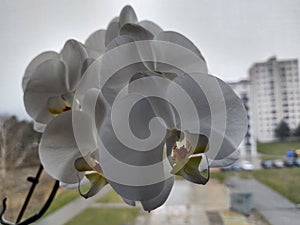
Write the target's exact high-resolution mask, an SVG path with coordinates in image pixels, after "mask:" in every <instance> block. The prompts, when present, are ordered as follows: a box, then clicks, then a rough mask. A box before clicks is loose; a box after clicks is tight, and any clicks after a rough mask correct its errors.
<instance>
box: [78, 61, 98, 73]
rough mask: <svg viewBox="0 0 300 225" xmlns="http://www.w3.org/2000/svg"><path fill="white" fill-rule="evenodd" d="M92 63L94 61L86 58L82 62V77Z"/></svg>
mask: <svg viewBox="0 0 300 225" xmlns="http://www.w3.org/2000/svg"><path fill="white" fill-rule="evenodd" d="M93 62H95V60H94V59H92V58H87V59H85V60H84V62H83V64H82V68H81V74H82V75H83V74H84V73H85V72H86V71H87V69H88V68H89V66H90V65H92V63H93Z"/></svg>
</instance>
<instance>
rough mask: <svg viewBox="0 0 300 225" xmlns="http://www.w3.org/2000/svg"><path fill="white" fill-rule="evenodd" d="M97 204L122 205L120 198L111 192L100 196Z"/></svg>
mask: <svg viewBox="0 0 300 225" xmlns="http://www.w3.org/2000/svg"><path fill="white" fill-rule="evenodd" d="M97 202H99V203H122V202H123V200H122V198H121V197H120V196H119V195H118V194H117V193H116V192H115V191H114V190H111V191H109V192H107V193H106V194H105V195H104V196H102V197H101V198H100V199H99V200H98V201H97Z"/></svg>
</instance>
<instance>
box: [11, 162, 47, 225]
mask: <svg viewBox="0 0 300 225" xmlns="http://www.w3.org/2000/svg"><path fill="white" fill-rule="evenodd" d="M42 172H43V166H42V165H40V168H39V170H38V172H37V174H36V176H35V177H28V178H27V181H29V182H31V183H32V185H31V188H30V190H29V192H28V194H27V197H26V199H25V201H24V204H23V206H22V208H21V211H20V213H19V215H18V218H17V223H19V222H20V221H21V219H22V217H23V215H24V213H25V211H26V208H27V206H28V203H29V202H30V199H31V196H32V194H33V192H34V189H35V187H36V185H37V184H38V183H39V179H40V176H41V174H42Z"/></svg>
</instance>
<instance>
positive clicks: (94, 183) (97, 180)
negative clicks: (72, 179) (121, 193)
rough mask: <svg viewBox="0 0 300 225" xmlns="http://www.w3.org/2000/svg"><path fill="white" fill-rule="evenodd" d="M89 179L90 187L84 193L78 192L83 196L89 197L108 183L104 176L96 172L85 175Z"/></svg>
mask: <svg viewBox="0 0 300 225" xmlns="http://www.w3.org/2000/svg"><path fill="white" fill-rule="evenodd" d="M85 176H86V177H87V178H88V179H89V181H90V185H91V186H90V189H89V190H88V192H86V193H85V194H82V193H80V195H81V196H82V197H84V198H86V199H87V198H90V197H92V196H94V195H96V194H97V193H98V192H99V191H100V190H101V189H102V188H103V187H104V186H105V185H106V184H108V182H107V180H106V178H105V177H104V176H102V175H101V174H98V173H90V174H86V175H85Z"/></svg>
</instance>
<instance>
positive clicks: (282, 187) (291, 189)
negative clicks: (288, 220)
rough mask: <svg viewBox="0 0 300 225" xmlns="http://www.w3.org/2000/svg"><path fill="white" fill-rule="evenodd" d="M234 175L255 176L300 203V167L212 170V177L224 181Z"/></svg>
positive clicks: (240, 176) (242, 176) (243, 177)
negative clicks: (235, 170) (236, 170)
mask: <svg viewBox="0 0 300 225" xmlns="http://www.w3.org/2000/svg"><path fill="white" fill-rule="evenodd" d="M232 176H238V177H239V178H242V179H248V178H255V179H257V180H258V181H260V182H261V183H263V184H265V185H267V186H269V187H270V188H272V189H273V190H275V191H277V192H278V193H280V194H281V195H283V196H285V197H286V198H287V199H289V200H290V201H292V202H294V203H295V204H300V191H299V190H300V168H299V167H293V168H282V169H267V170H265V169H262V170H254V171H238V172H234V171H228V172H221V171H220V172H212V173H211V178H212V179H217V180H219V181H220V182H224V181H225V180H226V179H228V178H229V177H232Z"/></svg>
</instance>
